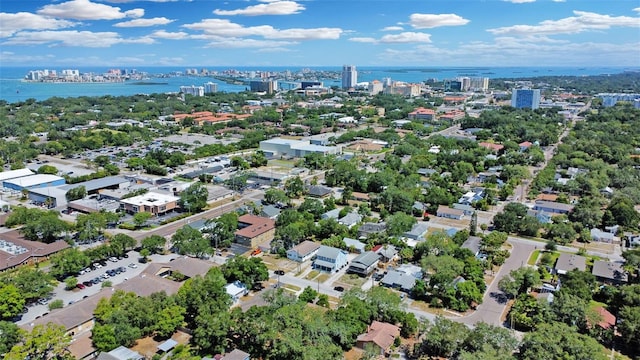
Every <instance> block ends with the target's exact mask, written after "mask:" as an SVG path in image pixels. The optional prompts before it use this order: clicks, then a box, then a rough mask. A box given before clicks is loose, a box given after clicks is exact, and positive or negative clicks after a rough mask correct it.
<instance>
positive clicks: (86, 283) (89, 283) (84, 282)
mask: <svg viewBox="0 0 640 360" xmlns="http://www.w3.org/2000/svg"><path fill="white" fill-rule="evenodd" d="M82 285H84V286H93V283H92V282H91V281H83V282H82Z"/></svg>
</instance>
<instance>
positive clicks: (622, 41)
mask: <svg viewBox="0 0 640 360" xmlns="http://www.w3.org/2000/svg"><path fill="white" fill-rule="evenodd" d="M0 64H1V66H24V65H34V66H35V65H40V66H48V67H54V66H79V67H80V66H116V65H118V66H141V65H146V66H151V65H158V66H166V65H172V66H190V65H191V66H275V65H282V66H340V65H342V64H355V65H359V66H377V65H386V66H634V67H638V66H640V1H639V0H564V1H563V0H506V1H505V0H366V1H365V0H230V1H218V0H191V1H189V0H146V1H135V0H70V1H66V0H60V1H39V0H2V4H1V5H0Z"/></svg>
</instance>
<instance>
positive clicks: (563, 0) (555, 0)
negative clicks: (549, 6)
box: [552, 0, 567, 2]
mask: <svg viewBox="0 0 640 360" xmlns="http://www.w3.org/2000/svg"><path fill="white" fill-rule="evenodd" d="M552 1H553V2H567V0H552Z"/></svg>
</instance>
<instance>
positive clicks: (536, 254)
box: [527, 250, 541, 265]
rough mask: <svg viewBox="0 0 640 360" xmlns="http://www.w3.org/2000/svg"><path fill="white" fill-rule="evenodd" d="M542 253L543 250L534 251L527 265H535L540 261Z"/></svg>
mask: <svg viewBox="0 0 640 360" xmlns="http://www.w3.org/2000/svg"><path fill="white" fill-rule="evenodd" d="M540 251H541V250H534V252H532V253H531V256H529V260H528V261H527V264H529V265H535V264H536V262H537V261H538V257H539V256H540Z"/></svg>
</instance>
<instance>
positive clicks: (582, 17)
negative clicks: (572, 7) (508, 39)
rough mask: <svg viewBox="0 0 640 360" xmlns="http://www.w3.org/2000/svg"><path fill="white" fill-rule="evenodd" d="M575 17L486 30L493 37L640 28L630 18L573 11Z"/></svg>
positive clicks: (637, 19) (639, 24)
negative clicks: (614, 27)
mask: <svg viewBox="0 0 640 360" xmlns="http://www.w3.org/2000/svg"><path fill="white" fill-rule="evenodd" d="M573 14H574V15H575V16H570V17H566V18H563V19H559V20H545V21H542V22H540V23H539V24H538V25H513V26H507V27H501V28H495V29H488V30H487V31H489V32H490V33H492V34H494V35H518V36H529V35H552V34H577V33H580V32H583V31H588V30H603V29H609V28H611V27H612V26H621V27H640V19H639V18H637V17H636V18H634V17H630V16H609V15H601V14H596V13H592V12H585V11H574V12H573Z"/></svg>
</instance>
